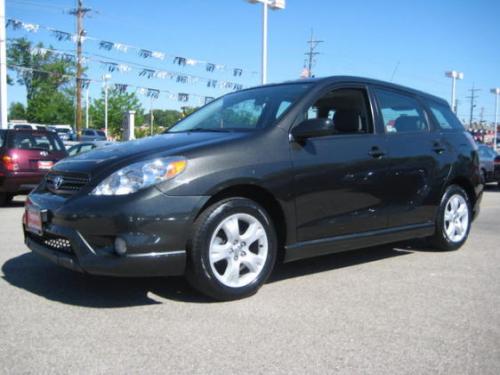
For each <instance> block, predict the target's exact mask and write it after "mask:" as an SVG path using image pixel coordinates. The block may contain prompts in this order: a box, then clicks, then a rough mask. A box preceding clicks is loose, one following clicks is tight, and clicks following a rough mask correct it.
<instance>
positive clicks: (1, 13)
mask: <svg viewBox="0 0 500 375" xmlns="http://www.w3.org/2000/svg"><path fill="white" fill-rule="evenodd" d="M0 21H1V23H0V129H7V128H8V123H7V52H6V47H5V46H6V43H7V37H6V33H5V0H0Z"/></svg>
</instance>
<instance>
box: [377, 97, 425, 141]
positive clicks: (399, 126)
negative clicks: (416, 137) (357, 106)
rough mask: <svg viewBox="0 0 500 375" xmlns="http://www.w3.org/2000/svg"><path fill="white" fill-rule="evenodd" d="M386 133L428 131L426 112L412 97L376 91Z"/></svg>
mask: <svg viewBox="0 0 500 375" xmlns="http://www.w3.org/2000/svg"><path fill="white" fill-rule="evenodd" d="M374 91H375V95H376V97H377V101H378V105H379V110H380V114H381V116H382V120H383V122H384V127H385V132H386V133H389V134H391V133H395V134H398V133H416V132H425V131H427V129H428V126H427V121H426V120H425V115H424V110H423V108H422V106H421V105H420V103H419V102H418V101H417V100H416V99H414V98H412V97H411V96H407V95H403V94H399V93H396V92H393V91H389V90H384V89H375V90H374Z"/></svg>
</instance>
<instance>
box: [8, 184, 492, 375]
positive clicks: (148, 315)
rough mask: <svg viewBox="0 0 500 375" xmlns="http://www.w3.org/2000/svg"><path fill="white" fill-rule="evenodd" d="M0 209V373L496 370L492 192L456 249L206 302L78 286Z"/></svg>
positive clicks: (336, 262) (392, 256)
mask: <svg viewBox="0 0 500 375" xmlns="http://www.w3.org/2000/svg"><path fill="white" fill-rule="evenodd" d="M22 200H23V197H19V198H16V200H15V201H14V202H13V204H12V205H11V206H10V207H6V208H0V223H1V224H0V268H1V270H0V372H1V373H6V374H10V373H15V374H18V373H36V374H42V373H82V374H93V373H116V374H130V373H132V374H133V373H137V374H138V373H141V374H144V373H162V374H166V373H172V374H181V373H189V374H208V373H212V374H226V373H246V374H250V373H251V374H260V373H262V374H274V373H282V374H285V373H286V374H289V373H297V374H325V373H339V374H349V375H352V374H453V375H456V374H481V375H486V374H492V375H493V374H494V375H497V374H500V190H498V189H489V191H487V192H486V194H485V196H484V199H483V204H482V211H481V214H480V216H479V218H478V220H477V221H476V222H474V224H473V228H472V232H471V235H470V238H469V241H468V242H467V243H466V245H465V246H464V247H463V248H462V249H460V250H459V251H454V252H435V251H432V250H430V249H428V248H426V247H425V244H424V243H422V242H420V241H416V242H411V243H405V244H398V245H392V246H380V247H376V248H370V249H363V250H357V251H354V252H349V253H344V254H336V255H330V256H325V257H320V258H315V259H310V260H305V261H299V262H295V263H290V264H285V265H281V266H279V267H277V269H276V270H275V272H274V274H273V276H272V279H271V280H270V281H269V282H268V283H267V284H266V285H264V287H263V288H262V289H261V290H260V291H259V293H258V294H257V295H255V296H253V297H251V298H248V299H244V300H240V301H235V302H227V303H214V302H211V301H209V300H207V299H206V298H204V297H203V296H201V295H200V294H198V293H197V292H195V291H193V290H192V289H191V288H190V287H189V286H188V285H187V284H186V283H185V281H184V280H183V279H182V278H163V279H162V278H158V279H154V278H150V279H116V278H105V277H92V276H85V275H81V274H78V273H74V272H71V271H69V270H65V269H62V268H59V267H57V266H55V265H53V264H51V263H50V262H48V261H46V260H45V259H42V258H39V257H37V256H36V255H33V254H31V253H30V252H29V251H28V250H27V249H26V247H25V246H24V244H23V238H22V232H21V224H20V222H21V215H22V211H23V203H22Z"/></svg>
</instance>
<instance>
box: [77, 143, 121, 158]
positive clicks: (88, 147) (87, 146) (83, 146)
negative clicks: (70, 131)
mask: <svg viewBox="0 0 500 375" xmlns="http://www.w3.org/2000/svg"><path fill="white" fill-rule="evenodd" d="M112 144H113V142H106V141H95V142H82V143H78V144H76V145H73V146H71V147H70V148H68V155H69V156H75V155H78V154H82V153H84V152H89V151H92V150H94V149H96V148H99V147H105V146H109V145H112Z"/></svg>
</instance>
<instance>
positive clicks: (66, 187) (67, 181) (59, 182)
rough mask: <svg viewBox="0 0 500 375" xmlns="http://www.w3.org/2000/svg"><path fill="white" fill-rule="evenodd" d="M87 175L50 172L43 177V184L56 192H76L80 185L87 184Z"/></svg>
mask: <svg viewBox="0 0 500 375" xmlns="http://www.w3.org/2000/svg"><path fill="white" fill-rule="evenodd" d="M88 182H89V177H88V176H87V175H85V174H81V173H79V174H76V173H72V174H68V173H64V174H60V173H56V172H51V173H49V174H47V176H46V177H45V186H46V187H47V189H48V190H49V191H51V192H53V193H56V194H76V193H77V192H78V191H80V189H81V188H82V187H84V186H85V185H87V184H88Z"/></svg>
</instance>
